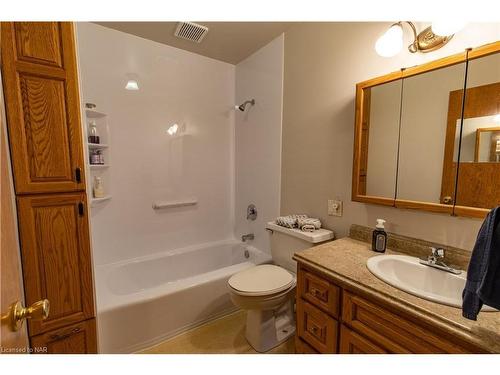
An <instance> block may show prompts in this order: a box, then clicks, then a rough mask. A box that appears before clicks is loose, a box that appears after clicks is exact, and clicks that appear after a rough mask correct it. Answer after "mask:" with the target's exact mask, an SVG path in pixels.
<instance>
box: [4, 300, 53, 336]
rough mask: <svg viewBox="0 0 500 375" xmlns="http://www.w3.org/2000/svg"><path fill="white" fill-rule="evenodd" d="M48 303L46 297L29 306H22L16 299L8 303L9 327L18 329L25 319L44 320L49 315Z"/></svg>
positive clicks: (14, 329)
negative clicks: (10, 303)
mask: <svg viewBox="0 0 500 375" xmlns="http://www.w3.org/2000/svg"><path fill="white" fill-rule="evenodd" d="M49 310H50V303H49V300H48V299H43V300H41V301H38V302H35V303H34V304H33V305H31V306H30V307H23V305H22V304H21V302H19V301H17V302H15V303H13V304H12V305H10V310H9V314H8V316H7V318H8V319H9V320H10V322H9V323H10V327H11V329H12V330H13V331H18V330H19V329H20V328H21V327H22V326H23V322H24V321H25V320H26V319H33V320H45V319H47V317H48V316H49Z"/></svg>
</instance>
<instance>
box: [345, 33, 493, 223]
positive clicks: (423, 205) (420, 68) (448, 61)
mask: <svg viewBox="0 0 500 375" xmlns="http://www.w3.org/2000/svg"><path fill="white" fill-rule="evenodd" d="M498 52H500V41H497V42H494V43H491V44H487V45H484V46H481V47H477V48H473V49H467V50H466V51H464V52H461V53H458V54H455V55H451V56H448V57H444V58H441V59H438V60H435V61H431V62H428V63H425V64H422V65H417V66H414V67H411V68H407V69H401V70H400V71H398V72H392V73H389V74H386V75H383V76H380V77H376V78H373V79H370V80H367V81H363V82H360V83H358V84H357V85H356V112H355V121H354V155H353V172H352V197H351V200H352V201H354V202H361V203H372V204H379V205H384V206H392V207H397V208H406V209H415V210H421V211H429V212H438V213H447V214H450V215H455V216H467V217H476V218H483V217H485V216H486V214H487V213H488V212H489V211H490V210H489V209H483V208H476V207H465V206H456V205H454V204H453V205H447V204H442V203H431V202H420V201H412V200H405V199H398V198H397V196H396V195H397V191H396V192H395V196H394V198H387V197H377V196H369V195H366V194H364V192H363V191H362V184H361V183H360V179H361V178H362V177H363V175H362V172H363V160H364V159H366V157H367V155H364V154H366V153H363V147H364V145H365V143H366V142H368V139H367V137H364V134H367V133H366V131H365V132H363V130H364V129H363V126H364V125H365V123H366V121H367V115H368V114H369V103H368V102H367V101H366V100H365V99H366V98H367V97H369V96H370V91H369V89H370V88H372V87H374V86H378V85H381V84H384V83H388V82H392V81H395V80H398V79H404V78H409V77H412V76H416V75H419V74H423V73H427V72H431V71H433V70H437V69H441V68H445V67H447V66H452V65H456V64H461V63H466V62H467V61H471V60H474V59H477V58H480V57H484V56H487V55H491V54H494V53H498ZM364 138H366V139H364ZM444 152H445V153H446V152H450V150H449V149H445V150H444ZM451 152H453V150H451ZM459 168H460V167H459ZM364 176H365V177H366V173H365V175H364ZM396 178H397V176H396ZM456 178H457V176H455V179H456ZM455 195H456V192H455Z"/></svg>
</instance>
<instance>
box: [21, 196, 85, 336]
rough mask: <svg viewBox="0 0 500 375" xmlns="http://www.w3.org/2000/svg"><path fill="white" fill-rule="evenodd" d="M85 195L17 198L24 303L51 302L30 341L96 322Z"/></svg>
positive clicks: (32, 326) (33, 325) (32, 328)
mask: <svg viewBox="0 0 500 375" xmlns="http://www.w3.org/2000/svg"><path fill="white" fill-rule="evenodd" d="M86 215H87V210H86V199H85V193H68V194H51V195H32V196H23V197H19V198H18V216H19V223H20V225H19V229H20V237H21V257H22V265H23V276H24V289H25V297H26V304H27V305H31V304H32V303H34V302H36V301H39V300H41V299H44V298H46V299H48V300H49V302H50V314H49V317H48V318H47V319H46V320H44V321H32V322H31V321H30V322H29V332H30V336H33V335H37V334H40V333H42V332H46V331H49V330H53V329H56V328H60V327H63V326H66V325H68V324H71V323H76V322H79V321H83V320H86V319H89V318H92V317H94V303H93V287H92V268H91V264H92V262H91V255H90V246H89V234H88V222H87V218H86Z"/></svg>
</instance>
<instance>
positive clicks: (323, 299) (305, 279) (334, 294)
mask: <svg viewBox="0 0 500 375" xmlns="http://www.w3.org/2000/svg"><path fill="white" fill-rule="evenodd" d="M298 289H299V291H300V295H301V296H302V298H304V299H305V300H306V301H309V302H311V303H312V304H314V305H315V306H317V307H319V308H320V309H321V310H323V311H327V312H329V313H330V314H331V315H333V317H335V318H338V316H339V312H340V307H339V306H340V288H338V287H337V286H335V285H333V284H332V283H329V282H328V281H326V280H324V279H322V278H320V277H318V276H316V275H314V274H312V273H310V272H307V271H303V272H301V273H300V274H299V280H298Z"/></svg>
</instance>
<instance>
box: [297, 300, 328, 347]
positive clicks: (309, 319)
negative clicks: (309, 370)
mask: <svg viewBox="0 0 500 375" xmlns="http://www.w3.org/2000/svg"><path fill="white" fill-rule="evenodd" d="M297 330H298V333H299V337H300V338H302V339H303V340H304V341H305V342H306V343H308V344H309V345H311V346H312V347H313V348H314V349H316V350H317V351H319V352H320V353H335V352H336V351H337V336H338V322H337V321H336V320H335V319H333V318H332V317H330V316H328V315H327V314H325V313H324V312H323V311H321V310H320V309H318V308H316V307H314V306H313V305H311V304H310V303H308V302H306V301H304V300H299V301H298V303H297Z"/></svg>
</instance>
